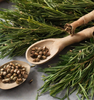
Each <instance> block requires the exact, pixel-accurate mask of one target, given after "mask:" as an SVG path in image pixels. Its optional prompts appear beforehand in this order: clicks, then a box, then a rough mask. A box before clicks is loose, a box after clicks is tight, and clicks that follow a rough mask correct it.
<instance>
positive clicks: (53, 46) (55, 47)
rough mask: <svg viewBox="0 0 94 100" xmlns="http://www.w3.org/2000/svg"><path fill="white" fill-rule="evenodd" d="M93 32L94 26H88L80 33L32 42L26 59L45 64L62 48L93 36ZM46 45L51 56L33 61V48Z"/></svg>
mask: <svg viewBox="0 0 94 100" xmlns="http://www.w3.org/2000/svg"><path fill="white" fill-rule="evenodd" d="M93 32H94V27H92V28H88V29H85V30H83V31H80V32H79V33H77V34H75V35H73V36H71V35H69V36H67V37H64V38H58V39H45V40H41V41H38V42H36V43H34V44H32V45H31V46H30V47H29V48H28V49H27V51H26V59H27V60H28V61H29V62H30V63H32V64H35V65H36V64H37V65H38V64H43V63H45V62H47V61H48V60H50V59H51V58H53V57H54V56H55V55H56V54H57V53H58V52H60V51H61V50H63V49H64V48H65V47H66V46H68V45H70V44H73V43H76V42H80V41H82V40H84V39H86V38H91V37H92V36H93ZM44 46H46V47H47V48H48V49H49V51H50V54H51V55H50V56H48V57H47V59H45V60H40V62H33V58H32V57H30V52H31V48H33V47H44Z"/></svg>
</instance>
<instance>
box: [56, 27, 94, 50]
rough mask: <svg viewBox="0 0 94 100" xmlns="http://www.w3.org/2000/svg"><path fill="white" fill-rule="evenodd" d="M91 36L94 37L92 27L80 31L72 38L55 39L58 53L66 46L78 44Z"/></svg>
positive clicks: (93, 28)
mask: <svg viewBox="0 0 94 100" xmlns="http://www.w3.org/2000/svg"><path fill="white" fill-rule="evenodd" d="M93 36H94V27H91V28H87V29H84V30H82V31H80V32H78V33H77V34H75V35H73V36H71V35H69V36H66V37H64V38H61V39H57V40H56V42H55V45H56V46H57V47H58V48H59V51H61V50H62V49H64V48H65V47H66V46H68V45H71V44H73V43H77V42H80V41H82V40H84V39H87V38H91V37H93Z"/></svg>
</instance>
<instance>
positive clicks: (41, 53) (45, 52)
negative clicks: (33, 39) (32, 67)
mask: <svg viewBox="0 0 94 100" xmlns="http://www.w3.org/2000/svg"><path fill="white" fill-rule="evenodd" d="M30 56H31V57H32V58H33V62H39V61H40V60H44V59H46V58H47V57H48V56H50V52H49V49H48V48H47V47H45V46H44V47H33V48H31V54H30Z"/></svg>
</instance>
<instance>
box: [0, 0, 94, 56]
mask: <svg viewBox="0 0 94 100" xmlns="http://www.w3.org/2000/svg"><path fill="white" fill-rule="evenodd" d="M11 1H12V2H13V3H15V7H16V9H14V10H5V9H4V11H1V10H0V52H1V56H0V58H4V57H5V56H9V57H13V56H18V55H23V54H24V53H25V51H26V49H27V48H28V46H30V45H31V44H33V43H35V42H36V41H39V40H42V39H46V38H59V37H64V36H66V34H65V31H64V29H63V26H64V25H65V23H69V22H71V21H74V20H76V19H78V18H79V17H81V16H82V15H84V14H86V13H88V12H90V11H91V10H93V9H94V2H93V1H91V0H80V1H77V0H73V1H72V0H71V1H70V0H63V1H62V0H11ZM92 25H93V22H90V23H89V24H88V25H86V26H82V27H79V28H78V29H77V31H79V30H81V29H82V28H85V27H88V26H92ZM64 34H65V35H64Z"/></svg>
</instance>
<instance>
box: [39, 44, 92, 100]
mask: <svg viewBox="0 0 94 100" xmlns="http://www.w3.org/2000/svg"><path fill="white" fill-rule="evenodd" d="M93 66H94V44H93V43H91V42H86V43H83V44H81V46H77V47H75V49H74V50H73V51H72V52H70V51H69V52H68V53H67V54H66V55H62V56H61V60H60V61H59V63H58V64H57V66H55V67H49V68H45V69H44V70H43V72H45V73H46V74H49V75H48V76H46V77H43V81H44V85H43V86H42V87H41V88H40V89H39V90H40V94H43V93H45V92H47V91H49V92H50V95H51V96H53V97H56V96H57V94H58V93H60V92H61V91H63V90H64V89H67V94H66V93H65V96H64V97H62V98H61V99H60V100H64V98H65V97H67V98H68V99H69V95H70V94H71V92H72V91H75V90H76V91H77V97H78V94H81V95H82V98H83V99H85V98H86V99H87V100H90V98H93V96H94V93H93V90H94V85H93V78H94V69H93ZM78 98H80V97H78ZM80 99H81V98H80ZM81 100H82V99H81ZM91 100H92V99H91Z"/></svg>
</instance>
